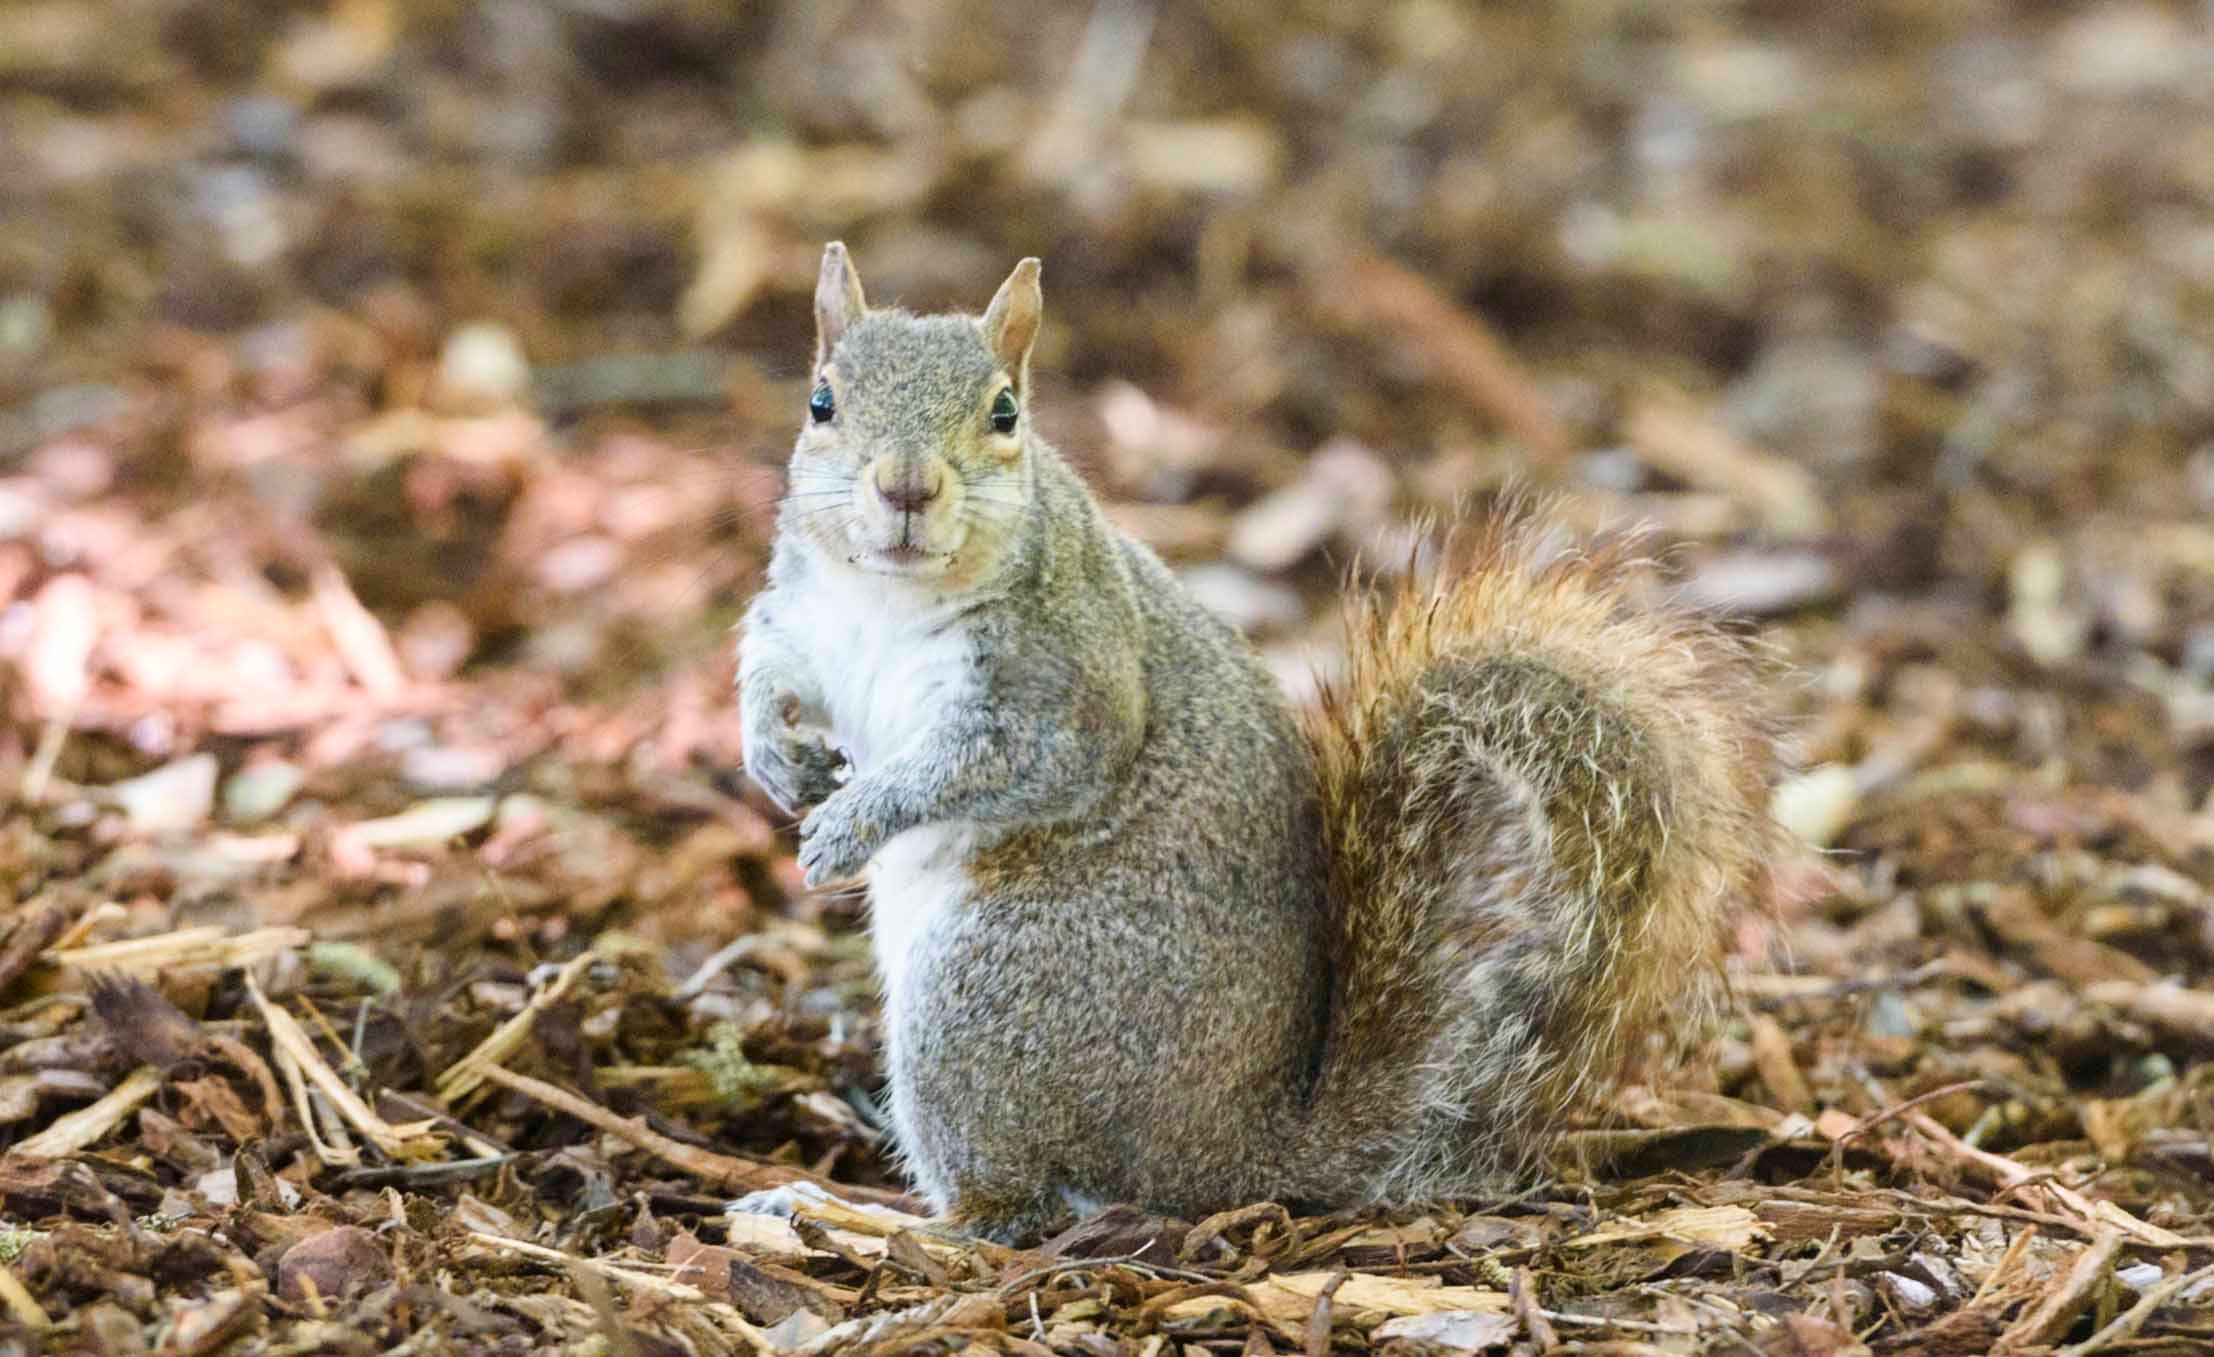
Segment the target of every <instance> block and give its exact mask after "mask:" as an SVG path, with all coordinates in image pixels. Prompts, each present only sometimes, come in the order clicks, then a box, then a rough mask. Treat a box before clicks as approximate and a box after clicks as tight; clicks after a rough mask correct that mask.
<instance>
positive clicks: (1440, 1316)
mask: <svg viewBox="0 0 2214 1357" xmlns="http://www.w3.org/2000/svg"><path fill="white" fill-rule="evenodd" d="M1520 1328H1521V1324H1520V1321H1518V1320H1516V1319H1515V1318H1514V1316H1512V1315H1495V1314H1489V1313H1486V1312H1484V1311H1481V1310H1448V1311H1441V1312H1440V1313H1437V1314H1430V1315H1401V1316H1400V1317H1399V1318H1397V1319H1387V1320H1385V1321H1384V1322H1383V1323H1382V1324H1379V1325H1377V1326H1376V1331H1375V1334H1374V1335H1373V1336H1374V1337H1375V1338H1377V1339H1378V1340H1387V1339H1393V1338H1406V1339H1412V1340H1414V1341H1415V1342H1416V1343H1418V1344H1420V1345H1421V1346H1424V1347H1433V1346H1434V1347H1439V1348H1445V1349H1447V1350H1449V1351H1453V1352H1490V1351H1493V1350H1495V1349H1501V1348H1504V1347H1506V1346H1507V1345H1508V1344H1510V1343H1512V1342H1513V1341H1514V1336H1515V1334H1516V1333H1517V1332H1519V1330H1520Z"/></svg>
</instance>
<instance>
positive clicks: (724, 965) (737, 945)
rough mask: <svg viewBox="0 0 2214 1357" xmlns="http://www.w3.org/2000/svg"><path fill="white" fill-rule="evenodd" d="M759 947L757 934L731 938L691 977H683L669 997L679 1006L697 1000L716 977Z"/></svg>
mask: <svg viewBox="0 0 2214 1357" xmlns="http://www.w3.org/2000/svg"><path fill="white" fill-rule="evenodd" d="M760 945H761V936H760V934H758V933H746V934H742V935H741V936H739V937H737V938H733V939H732V940H731V941H729V942H727V943H724V944H723V946H722V947H721V948H720V949H718V950H717V951H716V953H715V955H713V956H711V957H709V958H708V959H707V960H705V961H703V962H701V963H700V964H699V969H698V970H695V971H693V972H692V974H691V975H689V976H687V977H685V981H684V983H683V984H681V985H679V986H677V987H676V990H675V991H674V992H673V993H671V994H670V996H669V997H670V998H672V999H674V1000H676V1001H677V1002H678V1003H680V1004H682V1003H689V1002H691V1001H692V1000H694V999H697V998H698V997H699V996H700V995H701V994H703V993H705V992H706V990H707V987H708V985H709V984H711V983H713V981H714V979H715V977H716V976H718V975H721V974H722V973H723V972H724V971H727V970H729V969H730V968H731V966H733V965H734V964H736V963H737V962H738V961H739V960H740V959H741V958H743V957H744V956H745V955H746V954H747V953H748V952H751V951H752V950H753V949H754V948H756V947H758V946H760Z"/></svg>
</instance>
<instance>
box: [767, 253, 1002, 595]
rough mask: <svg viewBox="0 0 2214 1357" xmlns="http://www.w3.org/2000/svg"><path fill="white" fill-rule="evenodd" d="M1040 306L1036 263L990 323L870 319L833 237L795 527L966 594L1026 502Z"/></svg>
mask: <svg viewBox="0 0 2214 1357" xmlns="http://www.w3.org/2000/svg"><path fill="white" fill-rule="evenodd" d="M1041 307H1042V301H1041V297H1040V294H1039V291H1038V261H1037V260H1035V259H1025V260H1023V261H1022V262H1021V263H1020V264H1017V265H1016V266H1015V271H1014V272H1013V273H1011V274H1009V275H1008V277H1007V281H1006V282H1005V283H1002V284H1001V285H1000V289H999V293H998V295H997V296H995V297H993V298H992V304H991V305H990V306H989V307H987V308H985V311H984V314H983V315H982V316H980V317H979V316H962V315H948V316H916V315H911V314H909V313H907V312H905V311H900V310H896V309H890V308H884V309H878V310H873V311H872V310H870V309H869V307H868V304H867V303H866V302H865V301H864V300H863V298H862V294H861V279H860V277H859V275H858V274H856V273H855V272H854V268H853V261H852V260H851V259H849V258H848V257H847V255H846V247H845V246H844V245H842V244H839V243H837V242H835V241H833V242H832V243H831V244H830V246H829V247H828V248H826V249H825V250H824V251H823V269H822V276H821V278H820V279H819V280H818V281H817V282H816V284H815V381H814V384H813V387H812V388H811V390H810V393H809V396H808V402H807V410H806V413H805V415H804V416H803V417H802V422H801V425H800V434H799V441H798V443H797V444H796V445H795V446H794V447H793V449H792V469H791V488H790V493H789V495H788V497H787V500H786V509H785V524H786V527H787V530H788V531H795V532H797V533H799V534H800V535H801V536H803V537H804V538H806V539H807V540H808V541H811V542H813V543H814V544H816V545H817V546H818V547H819V548H821V549H822V551H823V552H824V553H825V554H826V555H829V556H831V557H833V558H835V559H837V560H840V561H843V562H845V563H846V564H847V565H849V566H851V567H853V568H855V569H858V570H863V571H867V572H869V573H871V574H878V575H892V576H900V577H905V578H911V579H919V580H930V581H936V582H939V583H941V584H944V585H959V584H962V583H966V582H969V581H973V580H976V579H978V578H980V577H981V576H983V575H984V574H985V573H987V572H988V571H989V568H990V567H991V565H992V564H993V563H994V561H995V560H996V559H997V557H998V556H999V554H1000V552H1001V551H1002V550H1003V549H1004V547H1005V546H1006V544H1007V542H1008V541H1009V540H1010V539H1011V537H1012V531H1011V529H1012V526H1013V523H1014V521H1015V520H1016V519H1017V518H1018V517H1019V515H1020V514H1021V512H1022V506H1023V505H1024V504H1025V503H1026V502H1027V499H1028V493H1029V492H1028V486H1029V484H1030V466H1029V460H1030V457H1029V452H1028V447H1027V444H1028V439H1029V432H1030V429H1029V412H1028V410H1027V408H1026V406H1027V399H1026V398H1027V397H1028V396H1029V394H1030V344H1031V341H1032V340H1033V339H1035V338H1036V337H1037V334H1038V317H1039V314H1040V310H1041Z"/></svg>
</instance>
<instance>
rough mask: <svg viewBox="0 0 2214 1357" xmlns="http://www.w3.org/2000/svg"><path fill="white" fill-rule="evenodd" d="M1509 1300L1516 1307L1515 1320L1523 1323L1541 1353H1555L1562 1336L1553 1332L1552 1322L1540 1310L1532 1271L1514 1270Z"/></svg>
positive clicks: (1508, 1294) (1508, 1287) (1509, 1287)
mask: <svg viewBox="0 0 2214 1357" xmlns="http://www.w3.org/2000/svg"><path fill="white" fill-rule="evenodd" d="M1507 1299H1508V1301H1509V1303H1510V1304H1512V1305H1513V1306H1514V1313H1515V1318H1517V1319H1519V1320H1521V1321H1522V1331H1523V1332H1524V1333H1527V1334H1528V1335H1529V1336H1530V1341H1531V1342H1533V1343H1535V1344H1537V1350H1538V1351H1539V1352H1553V1351H1556V1350H1557V1349H1558V1348H1559V1347H1560V1345H1561V1336H1560V1335H1559V1334H1557V1333H1555V1332H1553V1325H1552V1323H1551V1321H1549V1320H1547V1319H1546V1317H1545V1312H1544V1311H1543V1310H1540V1309H1539V1308H1538V1303H1537V1279H1536V1278H1534V1277H1532V1276H1531V1275H1530V1269H1528V1268H1526V1267H1518V1268H1516V1269H1515V1270H1514V1278H1513V1280H1512V1281H1511V1282H1510V1283H1509V1284H1508V1286H1507Z"/></svg>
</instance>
